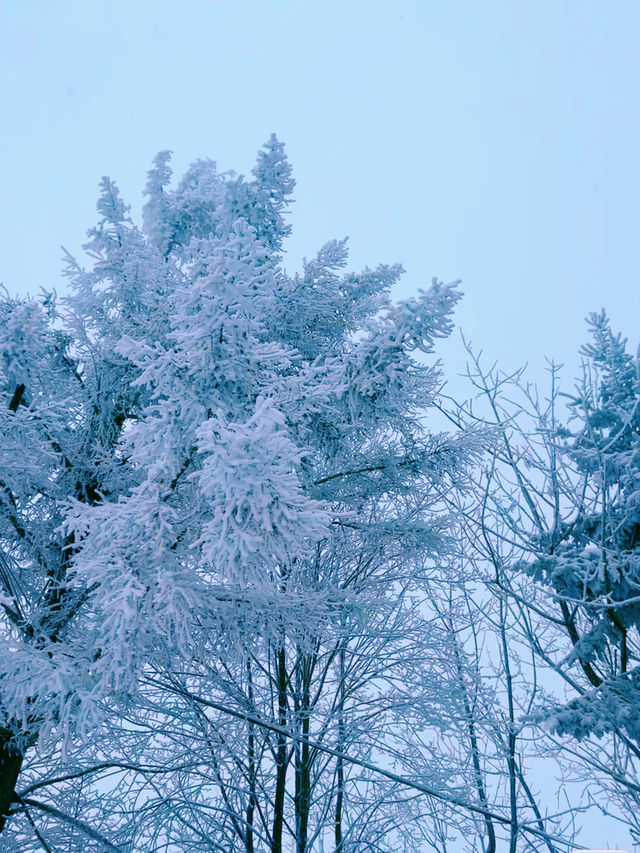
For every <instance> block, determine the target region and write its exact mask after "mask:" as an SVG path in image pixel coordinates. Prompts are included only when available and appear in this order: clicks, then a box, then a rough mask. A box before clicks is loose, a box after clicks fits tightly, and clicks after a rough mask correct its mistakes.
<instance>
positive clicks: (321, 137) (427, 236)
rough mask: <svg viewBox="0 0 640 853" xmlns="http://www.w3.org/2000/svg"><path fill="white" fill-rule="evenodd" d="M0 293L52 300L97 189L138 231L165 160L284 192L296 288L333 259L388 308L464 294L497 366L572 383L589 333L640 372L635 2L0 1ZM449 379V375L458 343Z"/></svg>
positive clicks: (473, 325)
mask: <svg viewBox="0 0 640 853" xmlns="http://www.w3.org/2000/svg"><path fill="white" fill-rule="evenodd" d="M0 9H1V12H0V81H1V83H2V85H1V86H0V126H1V127H2V128H3V129H4V130H3V132H2V135H1V137H0V150H1V153H2V166H3V169H2V177H1V178H0V186H1V188H2V199H3V204H2V208H1V210H0V220H1V221H0V281H2V282H4V285H5V287H6V288H7V289H8V290H9V292H11V293H14V292H21V293H24V292H30V293H37V292H38V290H39V288H40V287H41V286H44V287H46V288H51V287H54V288H55V289H56V290H58V291H59V292H63V290H64V280H63V279H62V278H61V274H60V270H61V266H62V265H61V260H60V259H61V254H62V252H61V249H60V245H61V244H62V245H64V246H65V247H67V248H68V249H69V250H70V251H72V252H73V253H74V254H81V245H82V243H83V241H84V239H85V235H86V230H87V229H88V228H89V227H91V226H92V225H93V224H94V223H95V222H96V213H95V200H96V198H97V188H98V181H99V179H100V177H101V176H102V175H105V174H107V175H109V176H110V177H112V178H113V179H115V180H116V182H117V183H118V185H119V186H120V189H121V191H122V193H123V195H124V197H125V199H126V200H127V201H128V202H129V203H131V204H132V209H133V212H134V214H136V215H137V213H138V212H139V210H140V205H141V193H142V189H143V187H144V182H145V177H146V171H147V169H148V168H149V166H150V164H151V160H152V158H153V156H154V155H155V153H156V152H157V151H159V150H160V149H164V148H170V149H172V150H173V152H174V168H175V172H176V174H177V175H180V174H181V173H182V171H183V170H184V169H185V168H186V166H187V165H188V164H189V163H190V162H192V161H193V160H194V159H196V158H198V157H211V158H213V159H214V160H216V161H217V162H218V165H219V167H220V168H221V169H225V170H226V169H235V170H236V171H238V172H240V173H245V174H246V173H248V172H249V171H250V169H251V167H252V165H253V162H254V159H255V154H256V152H257V150H258V149H259V148H260V146H261V145H262V143H263V142H264V141H265V140H266V139H267V138H268V137H269V135H270V134H271V132H275V133H277V134H278V136H279V137H280V138H281V139H282V140H283V141H284V142H285V144H286V146H287V151H288V154H289V157H290V159H291V162H292V165H293V168H294V173H295V176H296V179H297V188H296V193H295V197H296V203H295V205H294V208H293V212H292V219H291V221H292V224H293V227H294V236H293V237H292V239H291V240H290V243H289V246H288V251H289V254H288V257H287V259H286V266H287V269H289V270H290V271H293V270H294V269H296V268H297V267H298V266H299V264H300V260H301V258H302V257H304V256H306V257H311V256H313V254H314V253H315V251H316V250H317V249H318V248H319V246H320V245H321V244H322V243H324V242H325V241H326V240H328V239H332V238H334V237H336V238H341V237H344V236H348V237H349V238H350V247H351V257H352V264H353V266H354V268H361V267H363V266H365V265H369V266H374V265H375V264H377V263H393V262H400V263H402V264H403V265H404V267H405V269H406V276H405V277H404V279H403V282H402V285H401V288H400V292H401V293H402V294H403V295H404V294H406V295H409V294H412V293H415V291H416V290H417V288H419V287H424V286H427V285H428V283H429V282H430V281H431V279H432V277H433V276H438V277H439V278H441V279H443V280H445V281H450V280H453V279H462V281H463V284H462V288H463V290H464V292H465V298H464V301H463V303H462V304H461V306H460V308H459V310H458V312H457V322H458V326H459V327H460V328H462V330H463V331H464V333H465V334H466V336H467V337H468V338H469V339H470V340H471V341H472V343H473V345H474V346H475V347H476V348H477V349H480V348H481V349H482V350H483V351H484V353H485V355H486V358H487V359H489V360H494V359H495V360H497V361H498V363H499V364H500V365H501V366H502V367H503V368H504V369H505V370H511V369H514V368H516V367H519V366H521V365H522V364H524V363H525V362H526V363H528V364H529V365H530V375H531V378H532V379H534V380H537V381H541V382H542V383H543V384H544V382H545V381H546V374H545V371H544V367H545V358H546V357H552V358H554V359H555V360H556V361H559V362H563V363H565V364H566V365H567V367H566V375H567V379H569V378H570V377H571V376H572V375H573V374H575V372H576V370H577V365H578V356H577V352H578V349H579V347H580V346H581V344H582V343H583V342H584V341H585V340H586V326H585V322H584V318H585V316H586V315H587V314H588V313H589V312H590V311H593V310H599V309H600V308H602V307H606V308H607V310H608V312H609V313H610V315H611V318H612V322H613V325H614V327H615V328H616V329H619V330H620V331H622V332H623V333H624V334H625V335H626V336H628V337H629V339H630V345H631V346H632V348H633V349H634V350H635V348H636V346H637V345H638V342H639V339H640V336H639V335H638V331H637V318H638V315H639V313H640V312H639V310H638V309H639V308H640V296H639V293H640V291H639V288H638V284H637V281H636V269H635V268H636V256H637V253H638V246H640V241H639V240H638V234H637V232H638V199H639V198H640V170H639V168H638V159H637V158H638V151H639V150H640V109H639V107H640V94H639V91H640V90H639V87H638V84H637V81H638V80H640V50H639V47H640V43H639V36H640V3H638V2H637V0H606V2H605V0H597V1H596V0H536V2H534V3H531V2H525V0H522V2H520V1H519V0H446V2H439V0H386V2H378V0H366V2H360V0H351V2H348V0H342V2H335V0H323V2H314V1H313V0H308V2H303V0H298V2H294V0H233V1H232V0H229V2H224V0H201V1H200V0H183V2H181V3H177V2H173V0H154V2H147V0H136V2H131V0H129V2H123V0H112V2H92V3H86V2H76V0H66V2H65V0H61V2H58V3H49V2H46V0H0ZM440 351H441V354H442V357H443V360H444V362H445V373H446V374H447V375H448V376H449V377H450V378H451V377H453V375H454V374H455V373H456V372H458V371H459V370H461V369H462V367H463V365H464V361H465V356H464V354H463V350H462V347H461V343H460V337H459V334H458V333H456V334H455V335H454V337H453V338H452V340H451V341H449V342H447V344H446V345H445V346H443V347H441V350H440Z"/></svg>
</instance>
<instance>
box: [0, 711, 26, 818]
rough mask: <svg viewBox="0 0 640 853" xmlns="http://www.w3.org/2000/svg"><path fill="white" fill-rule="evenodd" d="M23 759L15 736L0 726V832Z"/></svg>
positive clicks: (7, 812) (12, 797) (9, 806)
mask: <svg viewBox="0 0 640 853" xmlns="http://www.w3.org/2000/svg"><path fill="white" fill-rule="evenodd" d="M23 760H24V752H22V750H20V749H19V748H18V746H17V744H16V739H15V736H14V735H13V734H12V733H11V732H10V731H9V730H8V729H5V728H0V833H1V832H2V830H3V829H4V826H5V823H6V822H7V816H8V814H9V809H10V808H11V803H12V802H13V801H14V798H15V791H16V782H17V781H18V776H19V775H20V769H21V767H22V762H23Z"/></svg>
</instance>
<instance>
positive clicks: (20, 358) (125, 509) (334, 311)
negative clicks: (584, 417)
mask: <svg viewBox="0 0 640 853" xmlns="http://www.w3.org/2000/svg"><path fill="white" fill-rule="evenodd" d="M169 163H170V157H169V153H168V152H162V153H161V154H159V155H158V157H157V158H156V160H155V161H154V167H153V169H152V171H151V172H150V173H149V180H148V184H147V190H146V192H147V204H146V207H145V211H144V227H143V228H142V229H139V228H138V227H137V226H135V225H134V224H133V223H132V222H131V221H130V219H129V217H128V211H127V209H126V207H125V206H124V205H123V203H122V202H121V200H120V199H119V196H118V192H117V188H116V187H115V185H114V184H113V183H112V182H111V181H109V180H107V179H105V180H104V181H103V184H102V195H101V198H100V201H99V204H98V209H99V213H100V215H101V221H100V223H99V225H98V227H97V228H95V229H93V230H92V231H90V232H89V243H88V244H87V250H88V252H89V254H90V256H91V258H92V265H91V267H90V268H89V269H88V270H84V269H83V268H81V267H80V266H79V265H78V264H77V263H76V262H75V261H74V260H73V259H71V258H69V259H68V260H69V269H68V274H69V276H70V283H71V287H72V295H71V296H70V297H69V298H68V300H66V301H65V303H64V310H63V311H60V310H59V309H58V308H57V307H56V304H55V301H54V300H53V298H52V297H47V299H46V300H45V302H44V303H43V304H38V303H36V302H33V301H29V300H27V301H24V302H19V301H15V300H10V299H5V300H4V301H3V304H2V311H3V313H4V316H5V318H6V321H5V322H4V323H3V326H2V341H1V346H2V350H1V352H2V393H3V398H2V399H3V402H2V403H0V405H1V407H2V409H1V411H2V414H1V417H2V447H1V448H0V465H1V468H0V480H1V484H0V485H1V489H2V494H1V496H0V507H1V510H2V516H1V519H0V522H1V524H2V528H1V530H0V541H1V542H2V562H1V564H0V567H1V569H2V577H1V580H2V606H3V611H4V617H5V618H4V621H3V623H2V632H3V651H2V654H1V658H0V660H1V663H0V666H1V667H2V676H3V677H2V682H1V684H2V686H1V688H0V690H1V693H0V710H1V712H2V715H3V722H2V727H1V728H0V735H1V737H2V745H1V750H0V762H1V764H2V766H1V772H2V780H3V781H2V784H1V786H0V794H1V795H2V800H1V802H0V806H1V809H0V810H1V812H2V814H3V818H2V821H3V827H4V834H3V837H4V838H7V839H8V841H7V843H9V844H18V843H19V844H20V845H21V848H20V849H24V850H29V849H31V848H32V847H33V848H34V849H35V848H37V846H38V844H40V845H41V846H42V845H43V844H45V845H46V844H49V845H50V846H51V845H54V846H55V842H56V840H59V839H61V838H64V839H65V843H66V844H67V847H66V848H65V849H77V848H79V847H80V846H82V847H83V848H84V849H92V845H93V848H95V849H96V850H102V849H105V846H106V847H107V848H108V846H109V844H111V845H117V848H116V849H127V850H152V849H165V846H166V845H173V846H172V847H171V849H178V850H185V851H186V850H202V849H211V850H237V849H243V850H247V851H253V850H269V851H272V853H280V851H281V850H283V849H284V846H285V844H286V843H287V844H288V842H286V838H287V836H289V837H290V838H292V839H294V840H295V844H296V850H297V851H298V853H303V851H305V850H310V849H311V848H312V847H314V848H317V849H328V848H331V849H335V850H340V851H341V853H347V851H356V850H365V849H367V850H383V849H389V848H390V847H392V846H393V843H394V842H393V838H394V836H393V831H395V830H397V828H398V826H399V825H400V824H401V823H402V820H401V818H399V815H400V814H401V812H402V808H403V806H402V803H401V802H400V801H399V800H398V798H397V797H386V798H385V796H384V794H382V795H381V793H380V791H379V789H376V790H374V789H373V787H372V782H371V778H370V775H369V776H368V775H367V773H368V771H366V772H365V771H364V770H363V768H362V766H361V767H360V769H359V770H357V771H356V770H354V767H353V765H352V764H349V763H348V762H345V761H344V756H345V755H346V753H347V752H350V753H351V754H352V755H354V756H360V758H361V759H367V761H369V760H370V759H371V758H372V757H373V758H375V757H376V756H378V757H380V756H381V755H382V753H383V751H384V750H383V747H384V743H385V736H386V732H387V731H389V727H390V726H391V725H392V723H393V722H394V713H395V720H396V721H397V717H398V714H397V708H398V707H399V703H400V702H405V703H406V701H407V696H406V692H405V694H403V693H402V691H400V690H398V685H399V684H400V682H401V681H402V678H403V673H406V671H407V668H408V667H410V665H411V661H412V660H413V659H415V655H416V647H417V646H416V641H417V637H418V636H420V637H421V639H422V641H423V642H424V641H425V637H426V636H427V635H428V625H427V624H426V623H425V621H424V619H423V620H422V621H421V619H420V617H419V614H417V613H416V609H415V601H414V595H415V593H416V591H417V589H418V586H419V583H420V581H421V580H424V577H425V576H426V575H427V574H428V573H429V571H430V570H431V569H432V568H433V567H434V566H437V565H438V562H439V561H440V560H442V559H443V557H444V556H445V554H446V551H447V547H448V541H447V518H446V513H445V512H444V509H443V508H444V506H445V504H444V498H445V496H446V494H447V493H448V491H449V490H451V489H452V488H455V487H456V486H457V485H458V484H460V483H461V482H462V479H463V477H464V471H465V468H466V466H467V465H468V463H469V462H470V461H471V460H472V459H473V458H474V457H475V456H476V455H477V453H478V452H479V450H480V447H481V441H480V439H479V438H476V437H474V436H473V433H472V432H471V431H467V432H466V433H464V434H461V435H460V436H458V437H450V436H446V435H442V434H433V433H432V432H430V431H429V429H428V428H427V427H426V426H425V413H426V412H427V411H428V409H429V407H430V406H431V405H432V404H433V402H434V400H435V398H436V392H437V388H438V383H439V376H440V374H439V369H438V365H437V364H434V363H433V362H427V361H425V359H423V358H422V357H420V358H417V357H416V354H427V355H429V354H431V353H432V352H433V349H434V345H435V342H436V340H437V339H438V338H441V337H444V336H446V335H448V334H449V332H450V331H451V328H452V322H451V313H452V310H453V308H454V306H455V304H456V302H457V300H458V299H459V295H460V294H459V291H458V290H457V288H456V286H455V285H445V284H442V283H440V282H437V281H435V280H434V281H433V283H432V285H431V287H430V288H429V289H428V290H426V291H421V292H420V295H419V296H417V297H414V298H411V299H408V300H405V301H401V302H395V301H393V300H392V299H391V297H390V289H391V287H392V286H393V285H394V284H395V283H396V282H397V281H398V279H399V277H400V275H401V272H402V270H401V268H400V267H399V266H379V267H377V268H375V269H373V270H371V269H366V270H365V271H364V272H362V273H359V274H355V273H350V272H345V267H346V264H347V249H346V243H345V241H332V242H329V243H327V244H325V245H324V246H323V247H322V248H321V249H320V251H319V252H318V253H317V255H316V256H315V257H314V258H313V259H312V260H311V261H305V263H304V267H303V270H302V272H301V273H299V274H297V275H294V276H290V275H288V274H287V273H286V272H285V270H284V267H283V264H282V261H283V244H284V240H285V238H286V236H287V235H288V233H289V225H288V224H287V221H286V211H287V205H288V203H289V200H290V195H291V192H292V189H293V180H292V177H291V169H290V166H289V164H288V162H287V160H286V157H285V155H284V150H283V147H282V145H281V144H280V143H279V142H278V140H277V139H276V138H275V137H272V138H271V139H270V140H269V142H268V143H267V145H266V146H265V148H264V150H263V151H262V152H261V153H260V154H259V157H258V161H257V164H256V167H255V169H254V172H253V178H252V179H251V180H249V181H246V180H244V179H243V178H241V177H238V176H237V175H235V174H234V173H227V174H225V173H220V172H218V170H217V168H216V166H215V164H214V163H213V162H211V161H199V162H197V163H195V164H194V165H193V166H192V167H191V168H190V169H189V170H188V171H187V173H186V175H185V176H184V177H183V178H182V180H181V181H180V182H179V184H178V185H177V187H176V188H175V189H172V188H171V186H170V181H171V171H170V166H169ZM394 709H395V712H394ZM407 719H408V716H407ZM89 738H90V740H89ZM185 746H186V748H187V750H188V752H185V750H184V748H183V747H185ZM323 749H324V751H323ZM104 772H109V773H111V774H112V773H113V772H117V773H118V774H119V775H118V776H117V777H116V778H115V780H114V779H112V782H111V783H110V786H109V785H106V784H105V782H104V781H101V777H100V774H101V773H104ZM94 783H95V784H94ZM109 787H110V788H111V789H112V791H113V792H115V795H116V797H117V800H118V802H119V803H120V804H121V805H120V806H119V807H113V804H112V800H111V799H110V795H109V794H108V793H105V791H106V790H107V789H108V788H109ZM36 792H37V795H38V796H37V797H34V793H36ZM80 793H81V794H82V795H80ZM123 803H124V804H125V805H124V806H123V805H122V804H123ZM136 804H143V805H142V807H141V808H138V807H137V806H136ZM7 817H9V820H6V818H7ZM365 818H366V819H368V820H369V826H370V832H369V833H365V832H364V831H363V829H364V824H363V820H364V819H365ZM5 821H6V825H5ZM375 827H377V829H375ZM47 839H48V841H47ZM69 839H71V841H70V840H69ZM73 844H75V845H76V847H73V846H69V845H73ZM101 845H102V846H101ZM163 845H165V846H163ZM167 849H168V848H167Z"/></svg>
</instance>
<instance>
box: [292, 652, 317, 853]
mask: <svg viewBox="0 0 640 853" xmlns="http://www.w3.org/2000/svg"><path fill="white" fill-rule="evenodd" d="M298 661H299V666H298V672H299V685H298V692H299V697H300V698H299V707H298V709H297V710H298V716H299V720H300V734H301V736H302V743H301V744H300V745H299V746H298V748H297V749H296V787H295V810H296V853H306V850H307V836H308V832H309V808H310V805H311V760H310V759H311V756H310V752H309V743H308V739H309V713H310V703H311V691H310V685H309V681H310V677H311V673H312V671H313V662H312V660H311V658H310V657H309V656H305V655H303V653H302V651H301V650H298Z"/></svg>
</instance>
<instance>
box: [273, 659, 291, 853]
mask: <svg viewBox="0 0 640 853" xmlns="http://www.w3.org/2000/svg"><path fill="white" fill-rule="evenodd" d="M276 679H277V687H278V725H280V726H282V727H283V728H284V727H285V726H286V724H287V659H286V654H285V650H284V646H281V647H280V648H279V649H278V651H277V653H276ZM276 743H277V748H276V792H275V799H274V805H273V833H272V836H271V853H282V829H283V826H284V796H285V792H286V786H287V764H288V760H287V738H286V736H285V735H284V734H281V733H279V734H278V737H277V741H276Z"/></svg>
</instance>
